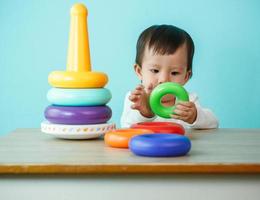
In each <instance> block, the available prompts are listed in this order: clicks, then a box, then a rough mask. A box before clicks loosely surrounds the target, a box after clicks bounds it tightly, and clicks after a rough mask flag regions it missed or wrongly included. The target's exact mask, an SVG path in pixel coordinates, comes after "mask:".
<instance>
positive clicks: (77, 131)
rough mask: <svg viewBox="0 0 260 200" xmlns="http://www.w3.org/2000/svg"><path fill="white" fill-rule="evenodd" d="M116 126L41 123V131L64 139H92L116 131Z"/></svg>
mask: <svg viewBox="0 0 260 200" xmlns="http://www.w3.org/2000/svg"><path fill="white" fill-rule="evenodd" d="M115 128H116V125H115V124H113V123H112V124H90V125H66V124H52V123H50V122H47V121H45V122H42V123H41V131H42V132H43V133H47V134H50V135H53V136H55V137H58V138H63V139H90V138H96V137H99V136H102V135H104V133H105V132H107V131H111V130H114V129H115Z"/></svg>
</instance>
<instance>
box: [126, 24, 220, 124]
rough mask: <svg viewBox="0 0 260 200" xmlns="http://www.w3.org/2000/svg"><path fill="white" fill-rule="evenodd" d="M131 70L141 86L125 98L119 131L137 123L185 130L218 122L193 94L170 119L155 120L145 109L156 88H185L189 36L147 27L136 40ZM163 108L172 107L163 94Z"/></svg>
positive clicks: (191, 51) (190, 45)
mask: <svg viewBox="0 0 260 200" xmlns="http://www.w3.org/2000/svg"><path fill="white" fill-rule="evenodd" d="M136 50H137V52H136V59H135V65H134V70H135V73H136V75H137V76H138V78H139V79H140V80H141V84H140V85H138V86H137V87H136V88H135V89H134V90H133V91H131V92H128V93H127V95H126V97H125V102H124V110H123V114H122V116H121V127H130V126H131V125H132V124H134V123H138V122H147V121H148V122H151V121H160V122H176V123H179V124H181V125H183V126H184V127H185V128H198V129H207V128H217V127H218V120H217V118H216V117H215V116H214V114H213V113H212V111H211V110H210V109H207V108H203V107H202V106H201V105H200V104H199V101H198V96H197V95H196V94H189V99H190V101H189V102H181V101H178V102H177V104H176V109H175V110H174V112H175V114H172V115H171V117H172V118H170V119H164V118H161V117H159V116H156V115H155V114H154V113H153V112H152V110H151V108H150V105H149V96H150V94H151V92H152V90H153V89H154V88H155V87H156V86H157V85H159V84H161V83H165V82H175V83H179V84H181V85H185V84H186V83H187V82H188V81H189V79H190V78H191V76H192V59H193V54H194V43H193V40H192V38H191V37H190V35H189V34H188V33H187V32H186V31H184V30H182V29H180V28H177V27H175V26H172V25H159V26H151V27H149V28H147V29H146V30H144V31H143V32H142V33H141V35H140V36H139V38H138V41H137V46H136ZM161 104H162V105H163V106H166V107H168V106H173V105H174V104H175V97H174V96H173V95H170V94H167V95H165V96H164V97H163V98H162V99H161Z"/></svg>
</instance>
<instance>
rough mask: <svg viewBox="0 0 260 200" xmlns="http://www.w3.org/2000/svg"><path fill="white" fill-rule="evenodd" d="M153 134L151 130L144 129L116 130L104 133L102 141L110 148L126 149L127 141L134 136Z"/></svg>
mask: <svg viewBox="0 0 260 200" xmlns="http://www.w3.org/2000/svg"><path fill="white" fill-rule="evenodd" d="M148 133H153V131H151V130H146V129H132V128H129V129H117V130H112V131H109V132H106V134H105V137H104V140H105V143H106V144H107V145H108V146H110V147H115V148H128V142H129V140H130V139H131V138H132V137H134V136H136V135H142V134H148Z"/></svg>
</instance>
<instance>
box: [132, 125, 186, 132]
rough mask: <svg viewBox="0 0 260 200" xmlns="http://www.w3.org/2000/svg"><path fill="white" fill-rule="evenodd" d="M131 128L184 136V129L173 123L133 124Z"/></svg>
mask: <svg viewBox="0 0 260 200" xmlns="http://www.w3.org/2000/svg"><path fill="white" fill-rule="evenodd" d="M131 128H137V129H140V128H141V129H148V130H151V131H153V132H156V133H172V134H179V135H184V134H185V129H184V127H183V126H182V125H180V124H177V123H174V122H140V123H137V124H133V125H132V126H131Z"/></svg>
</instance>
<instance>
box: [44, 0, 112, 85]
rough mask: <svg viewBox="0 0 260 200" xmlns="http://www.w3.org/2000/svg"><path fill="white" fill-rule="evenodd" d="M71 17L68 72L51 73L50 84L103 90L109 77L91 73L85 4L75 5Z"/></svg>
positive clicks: (103, 74)
mask: <svg viewBox="0 0 260 200" xmlns="http://www.w3.org/2000/svg"><path fill="white" fill-rule="evenodd" d="M70 15H71V24H70V35H69V48H68V60H67V70H66V71H54V72H52V73H50V75H49V78H48V80H49V83H50V85H52V86H53V87H59V88H102V87H104V86H105V85H106V84H107V82H108V77H107V75H106V74H105V73H102V72H92V71H91V62H90V50H89V40H88V27H87V15H88V11H87V8H86V7H85V6H84V5H83V4H80V3H78V4H75V5H74V6H73V7H72V8H71V11H70Z"/></svg>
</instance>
